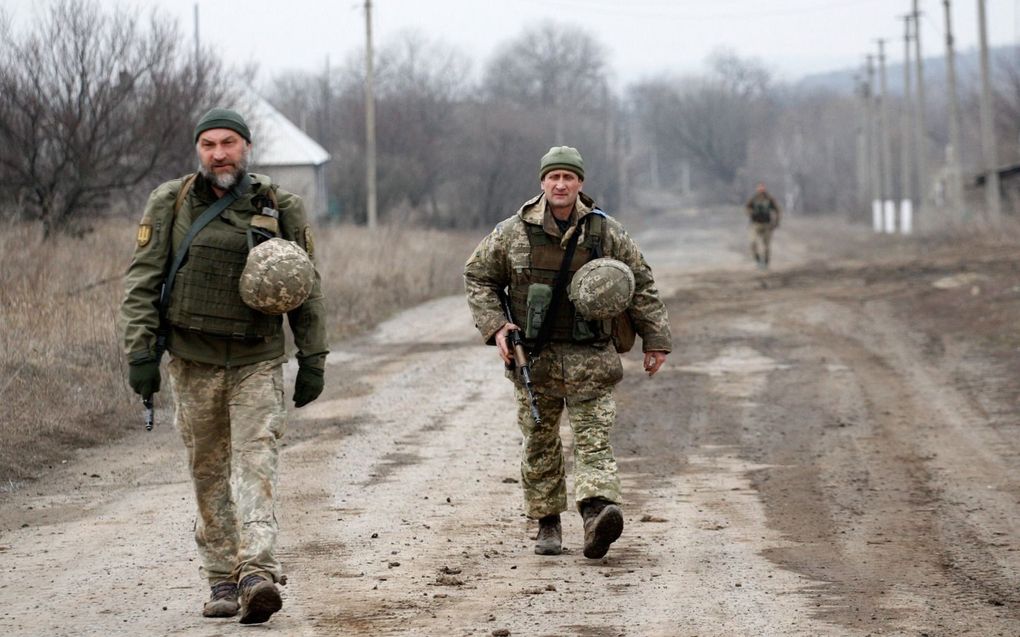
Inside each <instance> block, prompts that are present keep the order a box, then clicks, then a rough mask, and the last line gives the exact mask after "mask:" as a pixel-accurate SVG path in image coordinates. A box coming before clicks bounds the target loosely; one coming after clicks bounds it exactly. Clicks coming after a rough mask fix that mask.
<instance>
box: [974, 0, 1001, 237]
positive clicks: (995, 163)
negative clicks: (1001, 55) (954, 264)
mask: <svg viewBox="0 0 1020 637" xmlns="http://www.w3.org/2000/svg"><path fill="white" fill-rule="evenodd" d="M977 8H978V42H979V46H980V47H981V159H982V162H981V163H982V164H984V166H983V169H982V172H984V173H985V208H986V209H987V212H988V219H989V221H991V222H992V223H998V222H999V220H1000V218H1001V216H1002V202H1001V199H1000V198H999V158H998V151H997V149H996V147H995V121H994V119H993V115H992V78H991V70H990V69H989V66H988V23H987V16H986V14H985V0H977Z"/></svg>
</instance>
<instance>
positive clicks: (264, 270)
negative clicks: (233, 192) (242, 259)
mask: <svg viewBox="0 0 1020 637" xmlns="http://www.w3.org/2000/svg"><path fill="white" fill-rule="evenodd" d="M314 281H315V266H314V265H312V260H311V259H310V258H309V257H308V253H306V252H305V251H304V250H302V249H301V248H300V247H299V246H298V245H297V244H296V243H294V242H292V241H287V240H286V239H281V238H279V237H274V238H272V239H269V240H268V241H264V242H262V243H260V244H259V245H257V246H255V247H254V248H252V249H251V252H249V253H248V261H247V262H246V263H245V264H244V270H243V271H242V272H241V282H240V290H241V300H242V301H244V304H245V305H247V306H248V307H250V308H251V309H253V310H257V311H259V312H262V313H263V314H283V313H284V312H290V311H291V310H293V309H294V308H296V307H299V306H300V305H301V304H302V303H304V302H305V299H307V298H308V295H309V294H310V293H311V291H312V283H313V282H314Z"/></svg>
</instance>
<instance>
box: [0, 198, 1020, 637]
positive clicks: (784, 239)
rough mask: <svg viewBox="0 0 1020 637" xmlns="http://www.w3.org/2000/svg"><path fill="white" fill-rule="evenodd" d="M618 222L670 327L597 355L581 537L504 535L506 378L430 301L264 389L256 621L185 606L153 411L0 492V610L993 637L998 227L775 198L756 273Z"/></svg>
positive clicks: (220, 625) (1010, 306)
mask: <svg viewBox="0 0 1020 637" xmlns="http://www.w3.org/2000/svg"><path fill="white" fill-rule="evenodd" d="M629 225H630V226H631V229H632V230H633V232H634V234H635V235H636V236H637V238H638V241H639V243H641V244H642V246H643V248H644V249H645V252H646V255H647V256H648V258H649V261H650V262H651V263H652V264H653V266H654V267H655V269H656V274H657V278H658V279H659V280H660V282H661V287H662V289H663V290H664V292H665V293H666V294H667V296H668V298H669V305H670V314H671V318H672V321H673V324H674V339H675V348H676V349H675V352H674V354H672V355H671V356H670V359H669V362H668V363H667V367H665V368H664V369H663V370H662V371H661V372H660V374H659V375H658V376H656V377H655V378H654V379H647V378H645V377H644V376H643V375H642V374H641V373H640V360H639V357H638V356H637V355H635V354H632V355H630V356H629V357H627V358H626V360H625V366H626V369H627V378H626V379H625V380H624V382H623V383H622V384H621V385H620V387H619V391H618V401H619V405H620V415H619V422H618V425H617V428H616V430H615V432H614V447H615V449H616V452H617V457H618V459H619V461H620V465H621V470H622V478H623V482H624V489H625V496H626V502H625V505H624V512H625V519H626V528H625V531H624V536H623V538H622V539H621V540H620V542H619V543H617V544H616V545H614V547H613V549H612V550H611V551H610V553H609V555H608V556H607V558H605V559H603V560H600V561H594V562H593V561H589V560H586V559H584V558H583V557H582V556H581V555H580V544H581V528H580V521H579V519H578V517H577V516H576V515H569V516H567V517H565V519H564V535H565V544H566V545H567V547H568V548H569V550H568V551H567V552H566V553H565V554H564V555H562V556H560V557H554V558H549V557H539V556H536V555H534V554H533V553H532V550H531V547H532V540H531V537H532V535H533V533H534V531H535V527H534V524H533V523H529V522H528V521H527V520H526V519H525V518H524V517H522V515H521V513H520V508H521V507H520V500H521V496H520V486H519V484H517V479H518V469H517V453H518V445H519V441H520V434H519V433H518V431H517V429H516V425H515V423H514V416H513V414H514V407H513V404H512V396H511V389H510V385H509V383H508V382H507V381H506V380H504V379H503V378H502V374H501V364H500V363H499V361H498V359H497V357H496V355H495V353H494V351H493V350H491V349H490V348H484V347H482V346H480V345H479V344H478V342H477V338H476V334H475V333H474V331H473V329H472V326H471V324H470V319H469V316H468V314H467V309H466V306H465V305H464V302H463V300H462V299H460V298H448V299H441V300H438V301H435V302H432V303H429V304H426V305H423V306H420V307H418V308H416V309H414V310H412V311H409V312H406V313H404V314H402V315H400V316H398V317H396V318H394V319H393V320H391V321H389V322H388V323H386V324H384V325H382V326H381V327H380V328H379V329H377V330H375V331H374V332H372V333H371V334H370V335H368V336H367V337H364V338H362V339H359V340H357V341H355V342H351V343H347V344H344V345H343V346H341V347H338V348H336V350H337V351H335V353H334V354H333V355H332V356H331V357H330V368H329V370H328V375H327V378H328V381H329V385H328V388H327V393H326V395H325V396H324V397H323V398H321V399H320V400H318V401H317V402H315V403H313V404H312V405H311V406H309V407H308V408H305V409H302V410H301V411H299V412H296V413H295V414H294V418H293V419H292V421H291V423H290V427H289V430H288V432H287V435H286V436H285V440H286V442H287V447H286V449H285V451H284V454H283V457H282V482H281V491H282V494H283V496H282V498H283V499H282V511H281V512H280V516H279V517H280V520H281V526H282V530H281V536H280V549H281V553H282V555H281V558H282V560H283V562H284V563H285V566H286V568H287V570H288V572H289V575H290V582H289V584H288V585H287V586H286V587H285V589H284V609H283V611H281V613H279V614H278V615H277V616H275V617H274V618H273V620H272V621H271V622H270V623H269V624H267V625H264V626H261V627H257V628H246V627H241V626H239V625H237V624H235V623H233V622H232V621H229V620H206V619H202V618H201V616H200V614H199V610H200V608H201V603H202V601H203V600H204V598H205V593H206V591H205V590H204V589H203V587H202V582H201V581H200V580H199V578H198V575H197V570H198V566H197V563H196V561H195V560H196V556H195V550H194V547H193V542H192V540H191V527H192V519H193V503H192V496H191V492H190V483H189V482H188V480H187V478H186V474H185V471H184V468H183V462H182V459H183V451H182V449H181V446H180V444H179V442H178V439H177V436H176V433H175V432H174V431H173V430H172V426H171V425H170V424H169V420H170V418H171V414H170V413H169V411H168V410H165V409H164V410H162V411H161V412H160V413H159V414H158V418H159V423H158V425H157V430H156V431H155V432H153V433H152V434H145V433H144V432H142V431H139V432H138V433H137V434H132V435H130V436H128V437H127V439H126V440H124V441H123V442H121V443H118V444H117V445H115V446H110V447H106V448H101V449H93V450H89V451H83V452H82V453H81V454H80V456H79V458H78V459H76V460H75V461H73V462H70V463H67V464H65V465H63V466H61V467H60V468H59V469H58V470H55V471H53V472H52V473H51V474H50V475H48V476H47V477H45V478H44V479H42V480H40V481H39V482H36V483H32V484H30V485H28V486H27V487H25V488H23V489H21V490H19V491H17V492H15V493H4V494H3V495H2V496H0V497H2V498H3V499H2V500H0V501H2V503H3V505H2V509H0V569H2V571H3V573H4V575H5V577H4V578H3V580H2V582H0V631H2V633H3V634H5V635H33V636H34V635H104V636H109V635H164V634H165V635H209V636H212V635H234V634H241V633H246V632H252V631H259V632H260V633H262V632H272V633H274V634H280V635H340V634H343V635H391V634H392V635H490V634H493V633H494V631H497V630H499V629H506V630H508V631H509V634H511V635H583V636H592V637H594V636H609V635H649V636H652V635H661V636H679V635H700V636H705V635H878V634H889V635H982V636H984V635H1020V537H1018V535H1017V532H1016V528H1015V527H1016V523H1017V521H1018V520H1020V515H1018V514H1020V473H1018V472H1017V466H1018V458H1020V436H1018V435H1017V434H1018V433H1020V428H1018V424H1017V408H1016V405H1017V402H1016V400H1017V393H1018V391H1020V390H1018V389H1017V387H1016V386H1015V384H1016V383H1015V381H1014V380H1013V379H1015V378H1016V373H1017V371H1020V370H1018V369H1017V367H1018V365H1017V363H1016V362H1015V361H1014V359H1015V358H1018V356H1017V354H1018V352H1020V335H1018V333H1017V328H1016V324H1017V321H1016V318H1017V317H1018V316H1020V280H1018V277H1017V267H1016V266H1015V265H1014V264H1013V262H1012V261H1013V260H1012V259H1011V258H1010V257H1011V255H1013V254H1015V253H1016V251H1015V247H1002V248H994V247H993V248H987V249H982V250H980V251H975V250H973V249H968V248H967V247H959V246H952V245H941V246H934V247H931V246H929V247H925V246H923V245H921V244H919V243H904V242H901V241H895V240H889V239H886V240H881V241H878V242H871V241H869V240H868V237H867V234H866V232H865V231H863V230H855V231H849V230H846V229H845V228H842V227H836V228H835V229H833V228H832V227H831V226H826V225H824V224H816V223H809V222H797V220H791V223H790V224H789V225H790V227H788V228H784V229H782V230H781V231H780V234H779V235H778V237H777V246H776V247H777V257H776V263H775V268H774V269H773V271H772V272H770V273H767V274H762V273H758V272H756V271H754V270H752V269H751V268H750V266H749V263H748V260H747V259H745V257H744V255H743V243H744V234H743V229H742V228H740V227H739V226H737V227H732V226H731V224H730V223H729V222H728V221H727V220H726V219H724V218H720V217H718V216H712V215H707V214H693V213H692V214H683V213H672V214H669V215H667V214H662V215H659V216H657V217H655V218H652V219H648V220H646V221H644V222H643V223H640V224H639V223H638V222H636V221H635V222H631V223H629ZM865 257H866V258H865ZM291 371H293V370H291ZM125 426H135V423H125ZM139 429H140V427H139ZM564 433H565V435H566V436H567V438H568V439H569V429H568V428H564Z"/></svg>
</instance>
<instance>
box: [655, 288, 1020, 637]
mask: <svg viewBox="0 0 1020 637" xmlns="http://www.w3.org/2000/svg"><path fill="white" fill-rule="evenodd" d="M718 278H719V279H720V280H721V281H722V282H725V281H726V280H727V278H729V279H730V280H731V281H732V282H733V283H734V284H735V285H733V286H731V287H730V289H729V290H727V289H726V287H725V285H723V286H719V285H716V286H714V287H713V288H711V289H710V290H708V295H709V296H711V302H702V303H698V304H695V305H690V304H685V305H682V306H677V305H676V304H675V303H674V304H673V306H671V316H673V317H675V318H674V322H675V323H676V324H679V325H682V326H683V328H682V330H683V332H682V335H680V337H679V339H678V340H680V341H682V342H684V343H685V349H687V350H689V351H690V352H692V353H694V356H695V358H700V359H709V358H711V356H712V355H713V353H714V354H715V355H716V356H717V357H719V356H722V355H723V354H724V353H725V352H726V351H731V352H732V351H733V349H734V348H735V347H736V348H740V347H746V348H748V349H750V350H753V351H756V352H759V353H761V354H763V355H764V356H766V357H771V358H773V359H774V360H776V361H781V362H782V363H785V364H786V368H785V369H784V368H782V367H781V366H779V367H777V369H775V370H774V371H771V372H768V374H767V376H768V381H767V390H766V392H765V394H766V396H767V399H766V400H765V404H762V405H757V406H755V407H754V408H753V409H751V410H744V411H742V412H741V411H740V410H739V409H736V405H735V404H734V402H733V401H732V400H730V401H728V402H726V403H725V404H724V406H723V407H721V408H719V407H715V408H713V407H711V406H705V405H701V406H699V405H698V404H697V401H696V400H694V401H692V400H690V399H689V398H686V399H684V398H681V399H678V400H673V401H671V402H669V403H668V406H667V409H671V410H676V411H678V412H679V413H680V414H682V415H681V416H679V418H680V419H681V420H683V419H686V420H687V422H688V424H689V425H690V426H691V432H690V439H689V444H692V445H695V446H697V445H699V444H700V445H704V444H706V443H708V444H713V443H722V444H726V445H735V446H736V447H737V448H738V451H737V455H738V456H739V457H742V458H745V459H749V460H753V461H755V462H759V463H762V464H764V465H767V466H765V467H763V468H761V469H759V470H756V471H754V472H752V474H751V475H752V477H753V483H754V487H755V488H756V489H757V490H758V491H760V493H761V496H762V498H763V499H764V502H765V506H766V510H767V512H768V526H769V527H771V528H774V529H776V530H778V531H780V532H781V533H782V534H783V537H784V538H786V539H788V540H790V541H791V543H792V544H791V545H790V546H788V547H784V548H774V549H766V550H765V553H764V554H765V555H767V556H768V557H769V558H770V559H773V560H775V562H776V563H777V564H778V565H780V566H782V567H784V568H787V569H792V570H794V571H796V572H799V573H802V574H803V575H805V576H807V577H809V578H810V579H812V580H814V581H815V582H816V583H815V584H809V585H805V586H803V587H801V588H799V589H797V590H796V594H797V595H800V596H802V597H804V598H806V599H810V600H812V601H814V602H815V605H816V609H817V610H816V612H815V613H813V617H815V618H818V619H822V620H825V621H826V622H830V623H831V624H832V625H833V626H840V627H841V628H840V629H834V632H835V633H836V634H842V633H841V632H840V631H841V630H850V629H857V630H867V631H884V630H890V629H891V630H894V631H911V632H915V631H916V632H917V633H918V634H941V635H949V634H952V635H956V634H974V635H986V634H988V635H992V634H1003V635H1009V634H1013V633H1014V632H1015V630H1016V628H1015V627H1016V625H1017V622H1018V621H1020V607H1018V605H1017V594H1016V592H1015V591H1016V588H1017V586H1016V582H1017V581H1018V580H1017V576H1016V572H1017V568H1016V566H1017V558H1018V553H1017V550H1018V548H1020V547H1018V546H1017V544H1016V536H1015V534H1010V532H1009V529H1010V528H1011V524H1010V522H1009V521H1010V520H1013V519H1015V515H1016V505H1017V497H1016V496H1017V492H1018V491H1017V483H1016V478H1015V476H1011V472H1010V471H1009V466H1011V462H1012V463H1014V465H1013V466H1015V457H1016V456H1015V454H1016V445H1015V444H1012V443H1010V442H1007V441H1005V440H1003V439H1002V438H1001V436H999V435H997V434H996V432H995V431H993V430H991V429H990V428H989V427H988V423H986V422H984V421H983V420H982V418H981V417H980V412H976V411H975V410H974V409H973V408H971V406H970V402H969V401H968V400H967V399H965V398H963V397H962V396H961V395H960V394H959V393H958V392H957V391H956V390H955V389H954V386H953V382H952V379H951V378H950V377H948V376H946V375H944V374H943V373H942V372H941V371H940V370H938V369H933V368H932V367H931V365H930V362H929V361H927V360H924V359H923V357H922V355H921V354H920V353H918V352H919V351H921V350H920V348H919V349H918V350H917V351H915V344H914V343H915V340H918V339H920V340H921V341H922V343H923V340H924V339H923V338H920V335H915V334H912V332H911V330H909V329H907V328H905V327H904V326H903V325H900V324H899V323H898V322H897V321H895V320H893V319H892V317H891V316H890V314H889V311H888V309H887V306H886V302H884V301H879V302H877V304H876V303H875V302H869V303H867V304H863V305H862V302H861V300H860V298H859V297H857V295H853V294H851V295H850V296H851V297H856V298H851V299H850V304H846V303H845V301H843V300H842V299H843V296H844V294H845V293H844V291H839V292H838V293H836V294H834V295H833V294H826V292H832V291H833V290H832V289H830V287H829V286H830V285H831V287H832V288H836V287H838V283H836V282H834V283H831V284H829V283H825V282H824V281H822V280H818V279H814V283H813V284H812V285H807V286H804V287H802V288H798V287H792V288H791V287H781V288H780V289H778V290H771V289H769V287H770V286H769V285H768V284H769V283H770V282H771V281H770V280H771V279H772V277H771V276H768V277H765V278H764V280H763V283H764V284H763V285H762V286H760V287H759V290H757V291H755V290H753V288H752V289H751V290H750V291H749V290H748V287H749V285H748V283H749V282H748V281H747V280H746V279H744V280H742V279H739V278H737V277H734V276H733V275H728V276H722V275H720V276H719V277H718ZM694 290H695V293H698V292H699V290H697V288H694ZM871 291H872V292H874V293H877V294H875V295H874V296H873V298H884V297H886V296H894V295H895V294H896V292H895V290H894V289H891V288H886V289H884V290H879V289H874V290H871ZM827 296H835V297H836V299H839V302H836V301H834V300H833V299H830V298H827ZM740 317H743V318H740ZM756 323H757V324H758V328H757V329H748V327H749V326H754V325H755V324H756ZM876 325H883V326H886V327H884V328H883V329H882V330H878V331H876V329H875V328H873V327H871V326H876ZM708 389H709V390H710V391H711V388H708ZM716 389H717V391H716V393H717V394H718V393H719V391H718V388H716ZM685 403H686V404H685ZM700 409H705V410H706V411H707V412H708V414H709V416H708V417H704V416H699V415H698V413H699V410H700ZM713 422H714V423H716V424H714V425H713V424H711V423H713ZM719 422H726V423H727V424H728V427H720V426H719V425H718V423H719ZM678 424H679V423H678ZM968 458H970V461H969V462H968ZM975 458H984V462H974V461H973V459H975ZM976 465H980V466H976ZM989 485H991V486H989ZM968 503H969V504H968ZM791 592H793V591H791Z"/></svg>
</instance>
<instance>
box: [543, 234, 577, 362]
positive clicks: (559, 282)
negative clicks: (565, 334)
mask: <svg viewBox="0 0 1020 637" xmlns="http://www.w3.org/2000/svg"><path fill="white" fill-rule="evenodd" d="M580 235H581V222H580V221H578V223H577V225H576V226H575V227H574V234H572V235H570V239H569V240H568V241H567V252H566V254H564V255H563V261H562V262H561V263H560V271H559V272H557V273H556V280H555V281H554V282H553V292H552V299H550V301H549V312H548V314H547V317H548V318H546V320H544V321H542V327H540V328H539V330H538V338H537V339H535V346H534V347H533V348H532V349H531V355H532V356H538V355H539V354H540V353H541V352H542V349H543V348H544V347H545V345H546V343H548V342H549V336H551V335H552V324H553V321H552V317H554V316H556V312H557V311H558V310H559V308H560V302H561V301H562V300H563V293H564V291H565V290H566V288H567V273H568V272H569V271H570V263H571V262H572V261H573V260H574V251H575V250H576V249H577V238H578V237H579V236H580Z"/></svg>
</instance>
